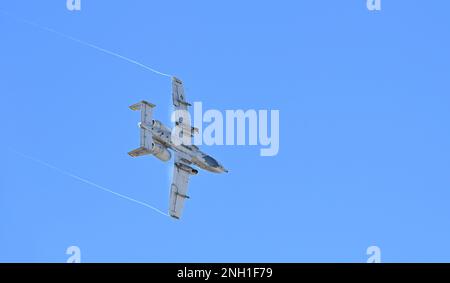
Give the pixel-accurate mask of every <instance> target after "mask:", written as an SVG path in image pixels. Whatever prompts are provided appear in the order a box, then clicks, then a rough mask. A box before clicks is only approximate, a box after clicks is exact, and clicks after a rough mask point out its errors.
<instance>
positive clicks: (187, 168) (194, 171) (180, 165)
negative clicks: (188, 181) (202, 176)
mask: <svg viewBox="0 0 450 283" xmlns="http://www.w3.org/2000/svg"><path fill="white" fill-rule="evenodd" d="M175 166H177V167H178V168H180V169H181V170H183V171H186V172H188V173H189V174H191V175H197V174H198V170H197V169H194V168H192V167H191V166H188V165H186V164H183V163H180V162H177V163H175Z"/></svg>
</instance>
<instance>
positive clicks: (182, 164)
mask: <svg viewBox="0 0 450 283" xmlns="http://www.w3.org/2000/svg"><path fill="white" fill-rule="evenodd" d="M193 170H194V169H193V168H192V167H190V166H189V162H188V161H187V160H185V159H183V158H181V157H180V155H179V153H176V155H175V165H174V167H173V180H172V185H171V187H170V200H169V214H170V216H172V217H173V218H176V219H180V217H181V213H182V212H183V208H184V201H185V200H186V199H188V198H189V197H188V196H187V190H188V185H189V176H190V175H193V174H196V173H193V172H194V171H193Z"/></svg>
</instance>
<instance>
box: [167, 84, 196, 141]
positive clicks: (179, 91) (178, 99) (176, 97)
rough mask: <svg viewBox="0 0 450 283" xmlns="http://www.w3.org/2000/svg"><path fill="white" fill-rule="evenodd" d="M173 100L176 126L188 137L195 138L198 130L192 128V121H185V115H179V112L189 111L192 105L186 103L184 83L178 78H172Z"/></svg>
mask: <svg viewBox="0 0 450 283" xmlns="http://www.w3.org/2000/svg"><path fill="white" fill-rule="evenodd" d="M172 100H173V106H174V110H175V121H176V122H175V124H176V125H177V126H181V127H182V129H183V133H184V134H186V135H190V136H193V135H194V134H197V133H198V129H197V128H195V127H192V125H191V121H187V120H186V117H184V119H183V115H182V114H181V113H179V112H180V111H179V110H182V111H188V107H189V106H192V105H191V104H190V103H189V102H187V101H186V95H185V93H184V87H183V82H182V81H181V80H180V79H178V78H176V77H173V78H172Z"/></svg>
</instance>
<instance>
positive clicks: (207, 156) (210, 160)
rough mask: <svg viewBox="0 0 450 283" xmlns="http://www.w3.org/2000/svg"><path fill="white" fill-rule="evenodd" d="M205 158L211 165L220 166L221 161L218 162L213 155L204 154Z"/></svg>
mask: <svg viewBox="0 0 450 283" xmlns="http://www.w3.org/2000/svg"><path fill="white" fill-rule="evenodd" d="M203 158H204V159H205V161H206V163H208V165H209V166H211V167H214V168H217V167H220V164H219V162H217V160H215V159H214V158H212V157H211V156H209V155H203Z"/></svg>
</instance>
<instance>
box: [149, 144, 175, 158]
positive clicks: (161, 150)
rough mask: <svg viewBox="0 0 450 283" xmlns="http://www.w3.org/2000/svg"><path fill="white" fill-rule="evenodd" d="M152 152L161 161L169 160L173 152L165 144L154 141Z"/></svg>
mask: <svg viewBox="0 0 450 283" xmlns="http://www.w3.org/2000/svg"><path fill="white" fill-rule="evenodd" d="M152 154H153V155H154V156H155V157H156V158H158V159H159V160H161V161H164V162H166V161H169V160H170V158H172V154H171V153H170V151H168V150H167V148H165V147H164V146H163V145H161V144H159V143H152Z"/></svg>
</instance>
